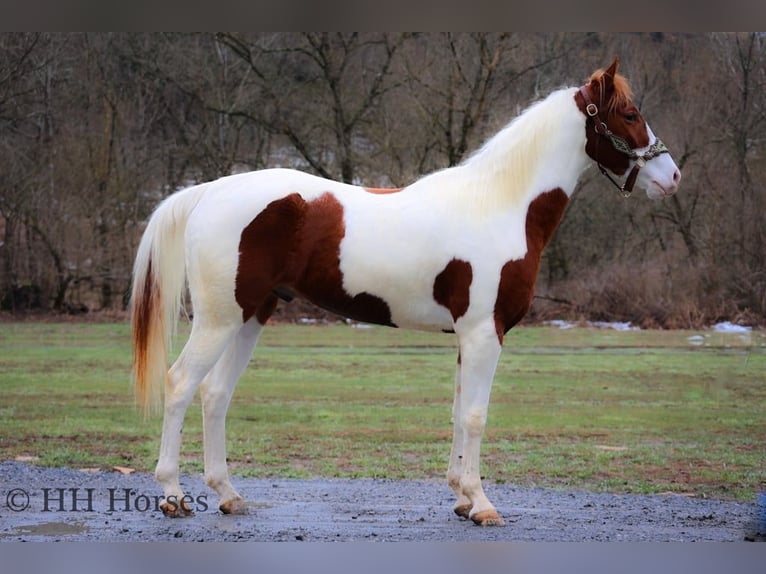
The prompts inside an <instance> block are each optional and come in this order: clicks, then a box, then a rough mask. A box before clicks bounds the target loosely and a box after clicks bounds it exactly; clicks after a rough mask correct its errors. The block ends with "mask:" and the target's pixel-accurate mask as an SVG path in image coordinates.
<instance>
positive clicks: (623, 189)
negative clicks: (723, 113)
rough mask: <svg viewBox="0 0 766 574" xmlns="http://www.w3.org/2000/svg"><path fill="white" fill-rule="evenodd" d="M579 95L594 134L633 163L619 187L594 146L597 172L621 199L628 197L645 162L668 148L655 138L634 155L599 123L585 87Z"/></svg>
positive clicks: (618, 138) (594, 105)
mask: <svg viewBox="0 0 766 574" xmlns="http://www.w3.org/2000/svg"><path fill="white" fill-rule="evenodd" d="M580 94H581V95H582V98H583V100H584V101H585V114H586V115H587V116H588V118H590V119H592V120H593V124H594V130H595V131H596V133H597V134H598V135H600V136H603V137H606V138H608V139H609V141H610V142H611V143H612V146H613V147H614V149H616V150H617V151H619V152H620V153H623V154H625V155H626V156H628V158H629V159H630V160H632V161H634V162H635V163H634V164H633V169H631V170H630V173H629V174H628V177H627V179H626V180H625V183H624V184H622V185H620V184H619V182H618V181H617V180H615V179H614V178H613V177H612V176H611V175H610V174H609V172H608V171H607V170H606V168H604V166H602V165H601V163H600V162H599V161H598V146H596V165H597V166H598V169H599V171H600V172H601V173H602V174H603V175H605V176H606V178H607V179H608V180H609V181H611V182H612V183H613V184H614V186H615V187H616V188H617V189H618V190H620V193H622V195H623V197H629V196H630V194H631V192H632V191H633V186H634V185H635V183H636V178H637V177H638V172H639V170H640V169H641V168H642V167H644V166H645V165H646V162H647V161H649V160H650V159H652V158H655V157H657V156H658V155H661V154H663V153H669V151H668V148H667V147H665V144H664V143H662V141H661V140H660V138H655V140H654V143H653V144H652V145H650V146H649V149H648V150H646V151H645V152H644V153H642V154H638V153H636V151H635V150H634V149H632V148H631V147H630V144H628V142H627V141H625V140H624V139H623V138H621V137H620V136H618V135H615V134H614V133H612V132H611V131H610V130H609V128H608V127H607V125H606V123H605V122H602V121H601V118H599V117H598V107H597V106H596V104H594V103H593V102H592V101H591V99H590V96H589V95H588V91H587V90H586V89H585V86H580Z"/></svg>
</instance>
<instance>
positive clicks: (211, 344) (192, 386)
mask: <svg viewBox="0 0 766 574" xmlns="http://www.w3.org/2000/svg"><path fill="white" fill-rule="evenodd" d="M238 328H239V326H238V325H236V324H233V325H230V326H228V327H211V326H209V325H208V326H204V327H203V326H202V325H201V324H200V322H199V321H197V320H195V322H194V325H193V326H192V332H191V335H190V336H189V340H188V341H187V343H186V346H185V347H184V349H183V351H182V352H181V355H180V357H178V360H176V362H175V363H174V364H173V366H172V367H171V368H170V371H168V375H167V378H166V380H165V413H164V419H163V421H162V441H161V444H160V457H159V460H158V462H157V468H156V470H155V476H156V478H157V481H158V482H159V483H160V484H161V485H162V488H163V491H164V494H165V501H164V502H163V503H162V504H161V505H160V507H161V508H162V511H163V512H164V513H165V515H167V516H172V517H178V516H186V515H189V514H191V509H190V507H189V506H188V505H185V504H182V501H183V496H184V494H183V491H182V490H181V485H180V483H179V481H178V457H179V453H180V450H181V431H182V428H183V421H184V416H185V415H186V409H187V408H188V407H189V404H190V403H191V401H192V398H193V397H194V392H195V391H196V390H197V387H198V386H199V384H200V383H201V382H202V379H203V378H204V377H205V376H206V375H207V373H208V372H209V371H210V369H211V368H212V367H213V365H215V363H216V361H217V360H218V358H219V357H220V356H221V353H222V352H223V351H224V349H225V348H226V347H227V346H228V345H229V343H230V342H231V340H232V338H233V337H234V335H235V334H236V332H237V329H238Z"/></svg>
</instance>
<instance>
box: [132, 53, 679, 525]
mask: <svg viewBox="0 0 766 574" xmlns="http://www.w3.org/2000/svg"><path fill="white" fill-rule="evenodd" d="M618 63H619V59H618V58H615V59H614V61H613V62H612V63H611V65H610V66H609V67H608V68H606V69H600V70H597V71H596V72H594V73H593V74H592V76H591V77H590V78H589V80H588V81H587V82H586V83H585V84H584V85H582V86H579V87H570V88H563V89H559V90H556V91H553V92H552V93H550V94H549V95H548V96H547V97H545V98H543V99H541V100H539V101H538V102H536V103H533V104H532V105H530V106H529V107H528V108H527V109H526V110H525V111H524V112H523V113H521V114H520V115H519V116H517V117H516V118H515V119H513V120H512V121H511V122H510V123H509V124H508V125H507V126H506V127H504V128H503V129H502V130H501V131H499V132H498V133H497V134H496V135H494V136H493V137H491V138H490V139H489V140H487V141H486V143H485V144H484V145H483V146H482V147H480V149H478V151H476V152H475V153H473V154H472V155H471V156H470V157H468V158H467V159H466V160H465V161H463V162H462V163H460V164H458V165H456V166H453V167H449V168H446V169H442V170H440V171H436V172H434V173H431V174H428V175H425V176H423V177H422V178H420V179H418V180H416V181H415V182H413V183H411V184H410V185H407V186H406V187H404V188H401V189H395V190H394V189H392V190H386V189H374V188H364V187H361V186H356V185H350V184H346V183H340V182H336V181H332V180H328V179H324V178H320V177H317V176H315V175H312V174H308V173H304V172H301V171H296V170H290V169H263V170H257V171H252V172H248V173H240V174H236V175H230V176H227V177H223V178H220V179H217V180H215V181H211V182H207V183H202V184H199V185H195V186H192V187H189V188H187V189H184V190H181V191H178V192H176V193H174V194H172V195H170V196H169V197H167V198H166V199H164V200H163V201H162V202H161V203H160V204H159V206H158V207H157V208H156V210H155V211H154V212H153V214H152V215H151V217H150V219H149V221H148V223H147V226H146V229H145V231H144V233H143V235H142V238H141V241H140V244H139V247H138V250H137V255H136V260H135V264H134V269H133V286H132V293H131V315H132V319H131V321H132V345H133V379H134V387H135V395H136V398H137V402H138V403H139V405H141V406H142V407H143V408H144V409H145V411H148V412H151V410H152V408H154V409H155V410H158V409H159V407H160V405H161V402H162V398H163V395H164V416H163V425H162V439H161V446H160V453H159V459H158V462H157V466H156V470H155V477H156V479H157V481H158V482H159V483H160V484H161V485H162V488H163V491H164V500H163V502H162V505H161V507H162V511H163V512H164V514H165V515H167V516H170V517H180V516H187V515H189V514H191V508H190V506H189V504H188V503H187V500H188V497H187V498H186V499H185V498H184V493H183V491H182V489H181V486H180V484H179V467H178V459H179V450H180V445H181V428H182V424H183V419H184V416H185V413H186V410H187V407H188V406H189V404H190V402H191V401H192V398H193V396H194V394H195V392H196V389H197V388H199V389H200V395H201V402H202V413H203V426H204V441H203V450H204V477H205V482H206V484H207V485H208V486H209V487H210V488H211V489H213V490H214V491H215V492H216V493H217V495H218V497H219V500H220V506H219V509H220V511H221V512H223V513H224V514H240V513H245V512H246V511H247V506H246V504H245V502H244V500H243V498H242V497H241V496H240V495H239V493H238V492H237V491H236V490H235V489H234V487H233V486H232V484H231V482H230V479H229V474H228V468H227V463H226V439H225V419H226V412H227V409H228V406H229V403H230V400H231V398H232V394H233V392H234V388H235V386H236V384H237V380H238V379H239V377H240V375H241V374H242V372H243V371H244V369H245V367H246V366H247V364H248V362H249V360H250V358H251V355H252V353H253V350H254V348H255V345H256V343H257V341H258V337H259V335H260V333H261V331H262V329H263V327H264V325H265V324H266V322H267V320H268V319H269V317H270V316H271V315H272V313H273V312H274V310H275V307H276V306H277V303H278V301H279V300H280V299H283V300H286V301H289V300H290V299H292V298H293V297H303V298H305V299H308V300H309V301H311V302H313V303H315V304H316V305H318V306H320V307H322V308H324V309H327V310H330V311H333V312H335V313H338V314H340V315H343V316H345V317H348V318H350V319H353V320H356V321H361V322H367V323H372V324H378V325H388V326H391V327H400V328H409V329H419V330H429V331H444V332H449V333H455V334H456V336H457V346H458V349H457V351H458V354H457V369H456V373H455V383H454V401H453V406H452V421H453V432H452V447H451V452H450V456H449V463H448V468H447V482H448V484H449V487H451V489H452V490H453V491H454V494H455V497H456V500H455V504H454V507H453V510H454V512H455V513H456V514H457V515H458V516H460V517H462V518H465V519H468V520H470V521H472V522H473V523H476V524H478V525H482V526H501V525H503V524H504V521H503V518H502V516H501V514H500V513H499V512H498V511H497V509H496V508H495V506H494V505H493V504H492V503H491V502H490V500H489V499H488V498H487V496H486V495H485V493H484V490H483V487H482V482H481V477H480V474H479V453H480V446H481V440H482V436H483V433H484V429H485V427H486V423H487V409H488V405H489V399H490V390H491V387H492V381H493V378H494V374H495V369H496V365H497V362H498V359H499V357H500V353H501V348H502V344H503V338H504V336H505V334H506V333H507V332H508V330H509V329H511V328H512V327H513V326H514V325H516V324H517V323H518V322H519V321H520V320H521V319H522V317H523V316H524V315H525V313H526V312H527V310H528V309H529V307H530V304H531V301H532V297H533V293H534V288H535V280H536V277H537V274H538V269H539V267H540V258H541V254H542V251H543V248H544V247H545V246H546V244H547V243H548V242H549V241H550V239H551V236H552V235H553V233H554V232H555V230H556V228H557V226H558V224H559V222H560V221H561V219H562V217H563V215H564V212H565V210H566V208H567V204H568V202H569V199H570V196H571V195H572V193H573V192H574V189H575V186H576V184H577V181H578V178H579V177H580V175H581V174H582V172H583V171H584V170H585V169H586V168H587V167H588V166H589V165H593V164H595V165H597V166H598V168H599V169H600V170H601V171H602V173H604V174H606V175H607V176H608V177H609V178H610V180H611V181H612V182H613V183H614V184H615V185H616V186H617V187H618V188H619V189H620V190H621V191H622V192H624V193H626V194H627V193H630V191H631V190H632V189H633V185H634V184H636V183H638V184H639V185H640V186H641V187H643V188H644V189H645V190H646V193H647V195H648V196H649V197H650V198H661V197H666V196H670V195H672V194H673V193H675V192H676V190H677V188H678V184H679V181H680V178H681V173H680V171H679V169H678V167H677V166H676V163H675V162H674V161H673V159H672V157H671V156H670V154H669V152H668V150H667V148H666V146H665V145H664V144H663V143H662V142H661V141H660V140H659V139H658V138H657V137H656V136H655V135H654V133H653V132H652V130H651V129H650V128H649V126H648V125H647V123H646V121H645V120H644V118H643V116H642V114H641V113H640V111H639V110H638V109H637V107H636V105H635V104H634V103H633V100H632V94H631V89H630V87H629V84H628V82H627V80H626V79H625V77H624V76H622V75H621V74H619V73H618V71H617V70H618ZM626 174H627V176H626ZM623 176H626V179H625V181H624V183H622V184H621V183H620V182H619V179H620V178H621V177H623ZM187 285H188V292H189V296H190V298H191V304H192V308H193V318H192V328H191V333H190V335H189V338H188V341H187V342H186V344H185V346H184V348H183V350H182V352H181V353H180V355H179V357H178V359H177V360H176V361H175V362H174V363H173V365H172V366H171V367H170V369H169V370H168V368H167V363H168V360H167V354H168V346H169V344H170V341H171V338H172V336H173V334H174V330H175V326H176V325H177V321H178V318H179V313H180V310H181V306H182V299H183V297H184V296H185V292H186V291H185V290H186V288H187ZM163 382H164V385H163V384H162V383H163ZM163 386H164V393H163V392H162V390H161V387H163Z"/></svg>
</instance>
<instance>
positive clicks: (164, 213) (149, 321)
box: [131, 186, 205, 415]
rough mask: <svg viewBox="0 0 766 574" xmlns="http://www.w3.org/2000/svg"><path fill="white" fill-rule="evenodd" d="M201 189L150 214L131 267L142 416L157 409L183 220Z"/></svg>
mask: <svg viewBox="0 0 766 574" xmlns="http://www.w3.org/2000/svg"><path fill="white" fill-rule="evenodd" d="M204 189H205V186H195V187H190V188H188V189H185V190H183V191H180V192H178V193H175V194H173V195H171V196H170V197H168V198H167V199H165V200H164V201H163V202H162V203H161V204H160V205H159V206H158V207H157V209H156V210H155V211H154V213H153V214H152V216H151V218H150V219H149V223H148V224H147V226H146V229H145V231H144V234H143V236H142V237H141V243H140V244H139V246H138V253H137V254H136V261H135V263H134V265H133V292H132V294H131V316H132V331H133V383H134V392H135V396H136V400H137V402H138V404H139V405H140V406H141V408H142V409H143V411H144V415H148V414H149V413H151V412H156V411H157V410H158V409H159V406H160V403H161V398H162V393H161V388H162V384H161V383H163V382H164V380H165V375H166V373H167V364H168V347H169V346H170V342H171V339H172V336H173V334H174V333H175V329H176V325H177V324H178V314H179V312H180V309H181V302H182V299H183V295H184V288H185V285H186V257H185V240H184V235H185V231H186V222H187V221H188V219H189V215H190V214H191V212H192V211H193V210H194V208H195V206H196V205H197V203H198V202H199V199H200V197H201V196H202V194H203V192H204Z"/></svg>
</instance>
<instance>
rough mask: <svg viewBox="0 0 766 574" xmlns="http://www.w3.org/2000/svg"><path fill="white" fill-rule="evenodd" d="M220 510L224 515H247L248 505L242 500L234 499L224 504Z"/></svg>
mask: <svg viewBox="0 0 766 574" xmlns="http://www.w3.org/2000/svg"><path fill="white" fill-rule="evenodd" d="M218 509H219V510H220V511H221V512H223V513H224V514H247V504H245V501H244V500H243V499H242V498H232V499H231V500H227V501H226V502H222V503H221V505H220V506H219V507H218Z"/></svg>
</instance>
